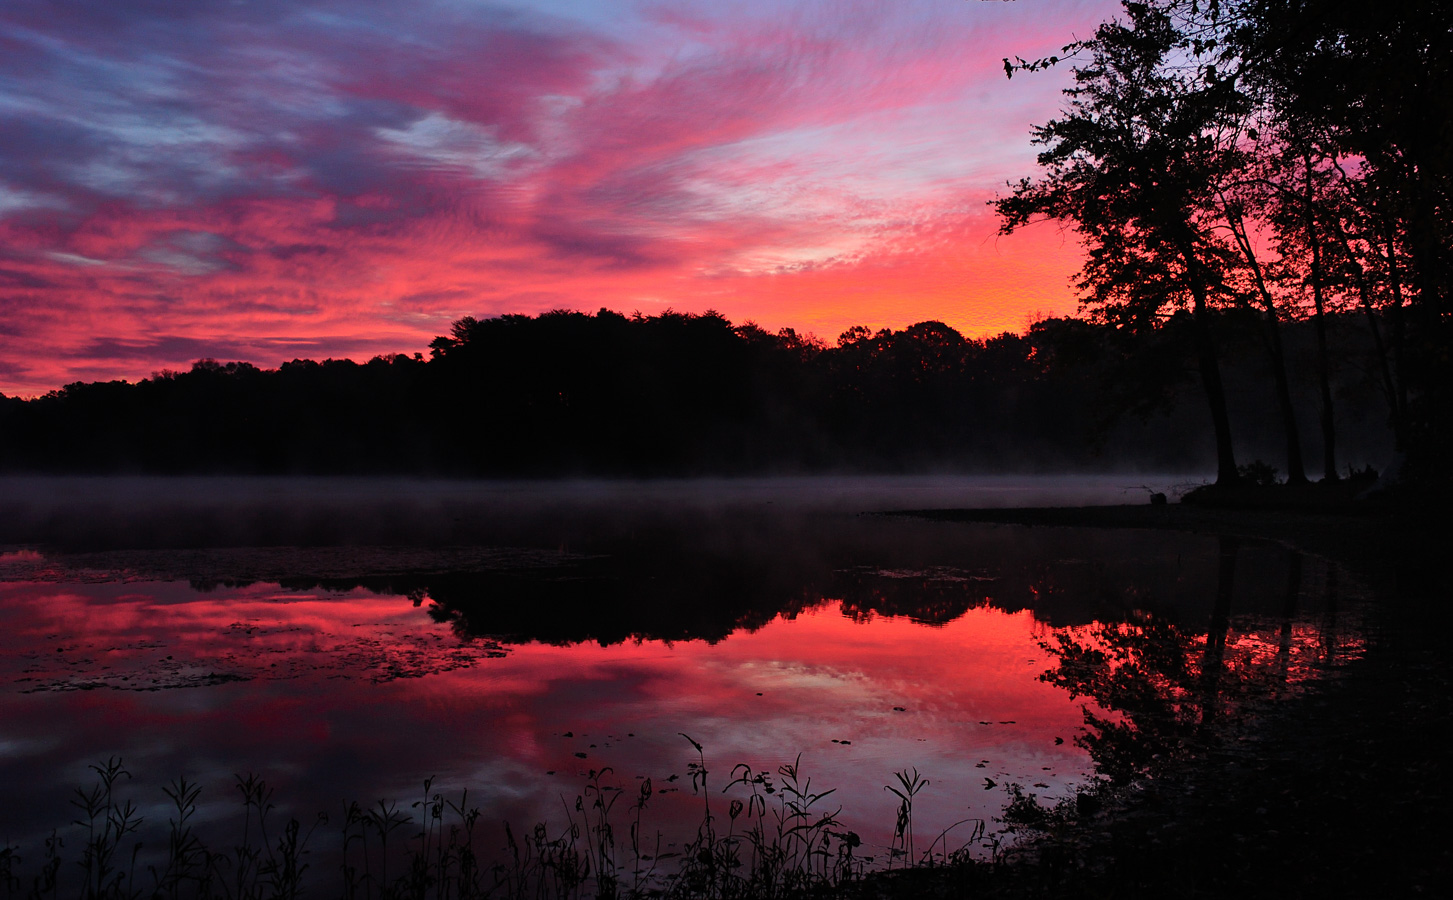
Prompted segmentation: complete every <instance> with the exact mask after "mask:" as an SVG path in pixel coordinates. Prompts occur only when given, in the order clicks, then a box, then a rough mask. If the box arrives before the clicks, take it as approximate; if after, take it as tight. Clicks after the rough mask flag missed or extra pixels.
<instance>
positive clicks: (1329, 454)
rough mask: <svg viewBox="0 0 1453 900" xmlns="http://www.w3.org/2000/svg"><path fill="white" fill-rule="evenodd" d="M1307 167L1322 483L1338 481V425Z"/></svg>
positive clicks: (1309, 167)
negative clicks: (1320, 402)
mask: <svg viewBox="0 0 1453 900" xmlns="http://www.w3.org/2000/svg"><path fill="white" fill-rule="evenodd" d="M1306 166H1307V196H1306V197H1305V198H1303V199H1305V201H1306V208H1307V241H1308V242H1309V243H1310V244H1311V247H1312V304H1313V308H1314V316H1315V321H1314V324H1315V325H1316V330H1317V386H1318V388H1319V390H1320V392H1321V395H1322V480H1323V481H1336V480H1337V425H1336V422H1335V420H1334V419H1333V417H1332V381H1331V376H1330V375H1329V374H1328V368H1329V367H1328V365H1327V316H1326V298H1325V297H1324V296H1323V294H1322V239H1321V237H1319V236H1318V234H1317V217H1316V212H1315V208H1314V207H1313V205H1312V200H1313V197H1312V161H1311V159H1309V158H1308V159H1306Z"/></svg>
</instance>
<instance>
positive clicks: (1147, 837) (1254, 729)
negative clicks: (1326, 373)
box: [873, 492, 1453, 898]
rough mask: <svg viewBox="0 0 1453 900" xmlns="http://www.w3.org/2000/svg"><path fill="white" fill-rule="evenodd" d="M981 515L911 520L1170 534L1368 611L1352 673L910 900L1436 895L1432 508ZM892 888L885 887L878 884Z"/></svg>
mask: <svg viewBox="0 0 1453 900" xmlns="http://www.w3.org/2000/svg"><path fill="white" fill-rule="evenodd" d="M1247 496H1249V497H1254V495H1251V494H1249V495H1246V496H1244V497H1242V498H1240V500H1241V501H1244V502H1237V503H1235V504H1234V508H1228V507H1226V506H1205V505H1190V504H1174V505H1161V506H1152V505H1143V506H1114V507H1083V508H1038V509H1017V510H1008V509H998V510H924V511H918V512H915V513H913V515H920V516H924V517H929V518H935V519H940V520H950V521H963V522H976V523H984V522H993V523H1001V524H1004V525H1006V526H1017V527H1033V528H1040V527H1061V526H1073V527H1100V528H1145V529H1175V530H1183V531H1193V532H1200V533H1209V534H1218V535H1228V536H1238V537H1245V538H1254V539H1261V540H1272V541H1278V542H1282V543H1286V544H1288V545H1291V546H1295V547H1297V548H1299V549H1301V550H1304V551H1306V552H1309V553H1314V554H1318V555H1321V556H1325V557H1327V558H1329V559H1332V560H1335V561H1337V562H1338V563H1340V564H1341V565H1342V566H1344V567H1345V568H1346V569H1347V570H1348V572H1349V574H1350V575H1352V576H1353V577H1354V578H1356V579H1357V580H1358V581H1360V582H1361V583H1362V584H1363V585H1365V586H1366V587H1367V588H1369V589H1370V590H1371V591H1372V593H1373V596H1374V599H1375V602H1374V603H1373V604H1372V605H1371V612H1370V614H1369V620H1368V622H1367V627H1368V633H1367V644H1366V651H1365V653H1364V654H1363V656H1362V657H1361V658H1360V659H1358V660H1356V661H1354V662H1352V663H1350V664H1348V665H1346V666H1345V667H1343V668H1341V669H1339V670H1335V671H1331V672H1328V673H1327V677H1325V678H1324V679H1322V680H1321V681H1320V682H1319V684H1318V685H1317V686H1316V687H1315V688H1313V689H1312V690H1310V691H1308V692H1306V693H1304V694H1302V695H1300V696H1297V697H1293V698H1291V699H1289V700H1285V701H1283V702H1280V703H1278V704H1277V705H1276V706H1275V707H1274V708H1271V707H1268V708H1266V709H1260V710H1257V715H1255V716H1251V717H1247V718H1245V719H1242V720H1239V721H1233V722H1229V723H1226V724H1225V726H1224V730H1223V731H1222V732H1221V734H1220V735H1219V737H1218V738H1217V739H1216V740H1214V741H1212V742H1211V743H1210V744H1209V745H1208V746H1206V747H1204V748H1201V749H1199V750H1197V751H1196V752H1193V753H1191V754H1188V755H1187V756H1186V757H1184V758H1182V759H1179V760H1176V761H1175V762H1174V763H1173V764H1171V765H1168V766H1166V767H1164V768H1163V769H1162V770H1161V771H1160V772H1158V773H1156V775H1155V777H1154V778H1151V779H1148V780H1145V781H1142V782H1140V783H1138V784H1137V785H1135V786H1134V788H1133V789H1131V790H1127V791H1122V792H1120V793H1119V794H1118V795H1117V797H1116V798H1115V802H1114V803H1112V804H1111V805H1110V806H1109V807H1107V808H1106V809H1105V810H1103V811H1100V812H1098V813H1096V814H1094V815H1090V816H1085V817H1081V818H1080V819H1079V821H1076V822H1072V823H1066V824H1064V825H1062V826H1058V827H1053V828H1051V829H1050V830H1049V833H1046V834H1044V835H1042V836H1041V837H1040V839H1039V840H1038V841H1037V842H1035V843H1033V844H1031V845H1030V849H1028V850H1027V851H1026V852H1024V853H1023V854H1021V855H1020V857H1019V858H1018V859H1017V861H1013V860H1012V861H1011V862H1010V864H1008V865H1003V866H999V867H995V868H994V869H992V870H985V869H983V868H980V869H978V870H976V871H973V872H960V873H956V874H951V873H946V872H945V873H937V874H935V873H931V872H919V873H912V878H913V881H912V882H911V883H910V882H907V881H901V880H900V881H899V883H896V884H891V886H890V885H887V884H884V885H878V886H877V887H875V888H873V891H875V892H877V891H883V892H886V893H888V894H890V895H895V896H897V895H909V894H911V895H914V896H931V895H935V894H936V895H940V896H960V895H964V896H967V895H974V896H1007V897H1017V896H1057V897H1112V896H1113V897H1277V898H1294V897H1317V898H1328V897H1415V896H1443V895H1445V894H1446V892H1447V891H1448V890H1449V889H1450V886H1453V841H1450V837H1453V828H1450V825H1449V816H1450V805H1449V804H1450V799H1453V798H1450V771H1449V768H1450V767H1449V761H1448V749H1447V747H1446V744H1445V739H1444V738H1443V737H1442V735H1443V733H1444V732H1445V730H1446V724H1447V723H1448V722H1449V721H1450V720H1453V684H1450V680H1453V679H1450V664H1453V643H1450V640H1449V636H1448V635H1449V628H1450V626H1453V607H1450V605H1449V603H1448V598H1449V596H1450V591H1449V568H1448V565H1447V561H1446V560H1445V559H1444V555H1445V554H1446V553H1447V548H1448V546H1449V544H1448V538H1449V536H1450V535H1449V532H1450V529H1449V527H1448V525H1447V523H1446V521H1445V520H1443V518H1442V516H1441V505H1437V504H1431V503H1428V502H1426V501H1420V500H1418V499H1416V498H1414V499H1409V498H1402V499H1398V498H1394V499H1392V500H1390V501H1387V502H1378V503H1365V502H1364V503H1358V502H1331V503H1320V502H1313V503H1302V502H1296V501H1295V499H1293V500H1292V501H1291V502H1283V501H1284V500H1286V498H1287V495H1286V494H1284V493H1283V494H1278V493H1275V492H1273V493H1270V494H1263V496H1262V500H1261V501H1246V497H1247ZM894 880H897V879H889V881H890V882H891V881H894Z"/></svg>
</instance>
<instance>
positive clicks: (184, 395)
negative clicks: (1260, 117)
mask: <svg viewBox="0 0 1453 900" xmlns="http://www.w3.org/2000/svg"><path fill="white" fill-rule="evenodd" d="M1189 325H1190V320H1189V317H1187V316H1185V315H1181V316H1176V317H1172V321H1171V322H1169V323H1168V324H1167V325H1166V326H1165V327H1163V328H1161V329H1159V330H1157V332H1156V333H1155V335H1154V340H1153V341H1151V340H1148V339H1146V338H1145V336H1136V337H1133V338H1132V337H1130V336H1127V335H1125V334H1123V333H1122V332H1120V331H1119V330H1117V329H1115V328H1114V327H1111V326H1108V325H1101V324H1093V323H1088V322H1083V321H1079V320H1074V319H1050V320H1045V321H1041V322H1039V323H1036V324H1035V325H1033V327H1031V328H1030V329H1029V330H1028V332H1027V333H1026V334H1023V335H1016V334H1003V335H1000V336H998V337H993V338H989V339H985V340H972V339H967V338H965V337H964V336H962V335H961V334H960V333H959V332H957V331H955V330H954V329H952V328H950V327H948V326H946V325H944V324H942V323H939V322H921V323H918V324H916V325H913V326H910V327H908V328H906V329H903V330H899V331H895V330H891V329H883V330H879V331H876V332H872V331H869V330H868V329H866V328H861V327H860V328H853V329H850V330H848V331H847V332H845V333H844V334H842V335H841V336H840V337H839V338H838V339H837V341H836V342H835V343H833V344H831V345H829V344H827V343H825V342H823V341H820V340H818V339H816V338H813V337H804V336H802V335H799V334H798V333H796V332H794V331H792V330H791V329H783V330H781V331H778V332H775V333H772V332H768V331H766V330H764V329H762V328H760V327H758V326H756V325H753V324H751V323H747V324H743V325H733V324H732V323H731V322H729V321H728V320H727V319H725V318H724V317H722V316H720V315H717V314H715V313H707V314H703V315H692V314H683V313H673V312H667V313H663V314H661V315H657V316H641V315H634V316H625V315H621V314H618V313H614V312H610V311H608V310H601V311H599V312H597V313H594V314H589V313H580V312H567V311H557V312H550V313H545V314H542V315H539V316H526V315H507V316H501V317H498V318H487V319H473V318H466V319H462V320H461V321H459V322H457V323H455V325H454V326H453V328H452V330H451V333H450V334H449V335H447V336H442V337H439V338H437V339H435V340H434V341H433V343H432V345H431V348H430V353H429V355H428V356H427V357H425V356H423V355H422V354H416V355H413V356H408V355H403V354H399V355H393V356H379V357H376V358H374V359H372V360H370V361H368V362H366V363H361V364H360V363H355V362H352V361H349V360H325V361H322V362H316V361H311V360H294V361H292V362H289V363H285V364H283V365H281V366H279V367H278V368H276V369H261V368H258V367H255V366H253V365H250V364H248V363H243V362H228V363H219V362H216V361H213V360H201V361H198V362H197V363H195V364H194V365H193V366H192V368H191V370H190V371H185V372H161V373H158V374H156V375H154V376H152V377H151V378H147V379H144V380H142V381H140V382H137V383H129V382H119V381H118V382H98V383H77V384H72V385H68V386H66V387H65V388H63V389H60V390H57V391H54V392H52V393H50V394H47V395H44V396H42V397H37V398H34V399H31V400H18V399H14V398H11V399H0V466H3V468H4V469H6V470H9V471H49V472H97V473H100V472H105V473H204V472H223V473H298V474H303V473H317V474H325V473H327V474H338V473H356V474H367V473H411V474H427V475H446V476H479V475H530V476H542V475H562V474H563V475H572V474H580V475H585V474H602V475H604V474H626V475H694V474H706V473H715V474H732V473H746V472H805V471H907V470H924V469H934V468H951V469H960V470H964V469H972V470H991V471H1032V470H1036V469H1039V470H1082V469H1114V468H1130V467H1144V468H1157V469H1166V468H1189V469H1197V468H1199V469H1204V468H1205V467H1206V466H1207V465H1209V464H1210V463H1211V462H1212V461H1213V459H1214V457H1213V456H1212V454H1211V449H1212V447H1211V444H1210V442H1209V440H1208V439H1207V433H1208V432H1207V428H1206V426H1205V424H1204V422H1205V414H1204V412H1203V410H1202V409H1201V408H1200V407H1199V405H1198V404H1197V403H1196V402H1194V400H1195V393H1194V387H1195V382H1194V370H1193V369H1192V368H1190V367H1188V366H1187V365H1186V362H1185V358H1186V347H1185V346H1184V345H1185V344H1186V343H1187V342H1188V341H1189V340H1191V337H1192V335H1191V328H1190V327H1189ZM1218 331H1219V332H1224V334H1223V335H1222V340H1223V342H1224V343H1225V344H1226V345H1227V346H1228V347H1231V348H1233V352H1232V354H1231V356H1229V357H1228V360H1229V365H1228V367H1227V381H1228V384H1229V385H1230V390H1231V394H1232V396H1233V402H1234V403H1235V405H1236V411H1235V412H1236V415H1237V421H1238V424H1240V425H1241V426H1243V430H1244V435H1245V436H1246V437H1247V439H1248V440H1249V441H1250V443H1248V444H1247V445H1246V450H1247V452H1248V455H1258V454H1264V453H1265V452H1266V448H1267V447H1272V446H1274V444H1275V441H1274V440H1272V441H1270V442H1268V440H1267V439H1266V437H1265V436H1266V435H1267V434H1274V429H1275V425H1276V418H1275V410H1274V409H1273V408H1272V407H1271V406H1270V405H1269V404H1268V403H1267V398H1266V396H1264V395H1265V393H1266V392H1265V391H1264V390H1261V389H1260V385H1261V384H1262V383H1263V382H1264V381H1265V373H1264V368H1265V366H1264V363H1263V361H1262V359H1261V356H1260V355H1259V353H1257V352H1256V345H1255V343H1254V341H1255V333H1256V322H1255V320H1254V318H1252V317H1248V316H1245V315H1238V314H1236V313H1234V312H1228V313H1226V314H1224V315H1222V316H1221V317H1220V319H1219V320H1218ZM1333 335H1334V342H1333V346H1334V350H1335V353H1336V357H1337V366H1336V385H1337V388H1336V389H1337V392H1338V395H1339V397H1341V398H1342V399H1343V401H1344V404H1345V406H1346V416H1345V422H1344V428H1345V429H1346V431H1347V432H1348V433H1349V435H1350V436H1351V437H1353V438H1356V439H1358V440H1359V441H1360V443H1359V444H1358V453H1359V454H1360V456H1359V459H1358V462H1359V464H1361V463H1366V462H1369V461H1371V462H1376V463H1379V464H1380V463H1381V462H1382V461H1383V457H1385V456H1386V442H1385V441H1382V442H1379V440H1378V439H1376V438H1375V439H1373V440H1372V441H1371V442H1368V441H1365V440H1361V438H1360V436H1362V435H1365V434H1372V435H1375V436H1380V435H1382V434H1384V433H1385V432H1386V429H1385V427H1384V426H1383V422H1385V420H1386V414H1385V412H1384V411H1383V410H1382V409H1381V407H1380V406H1379V402H1380V401H1379V398H1378V396H1377V394H1376V390H1375V385H1374V384H1372V383H1370V382H1369V380H1368V369H1367V367H1368V364H1369V360H1370V357H1369V354H1370V349H1369V347H1370V345H1369V343H1368V341H1367V336H1366V329H1365V326H1364V325H1363V323H1361V322H1359V321H1358V320H1356V319H1353V318H1350V317H1344V318H1339V319H1338V320H1337V321H1336V327H1335V328H1334V329H1333ZM1314 343H1315V340H1314V336H1313V335H1312V333H1311V330H1310V329H1309V328H1298V329H1293V330H1292V331H1291V332H1290V333H1289V335H1288V345H1289V346H1290V347H1291V348H1292V352H1293V353H1294V354H1295V355H1297V356H1298V357H1300V358H1304V359H1310V357H1311V354H1312V347H1313V345H1314ZM1303 368H1304V369H1305V368H1307V367H1303ZM1297 387H1298V390H1299V393H1301V394H1302V395H1305V396H1307V397H1308V398H1310V393H1311V389H1312V382H1311V381H1310V380H1308V379H1305V378H1303V379H1301V380H1300V381H1299V382H1298V384H1297Z"/></svg>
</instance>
